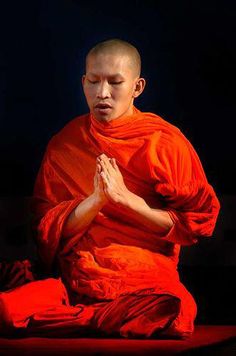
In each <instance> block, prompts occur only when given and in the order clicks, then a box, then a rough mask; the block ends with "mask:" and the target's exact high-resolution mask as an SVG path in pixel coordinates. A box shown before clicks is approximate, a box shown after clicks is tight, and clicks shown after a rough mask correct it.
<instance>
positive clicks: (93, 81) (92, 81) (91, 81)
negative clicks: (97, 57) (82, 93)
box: [88, 79, 98, 84]
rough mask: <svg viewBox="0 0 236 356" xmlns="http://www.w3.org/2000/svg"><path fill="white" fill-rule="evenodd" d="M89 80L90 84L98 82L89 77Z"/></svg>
mask: <svg viewBox="0 0 236 356" xmlns="http://www.w3.org/2000/svg"><path fill="white" fill-rule="evenodd" d="M88 82H89V83H90V84H96V83H98V80H89V79H88Z"/></svg>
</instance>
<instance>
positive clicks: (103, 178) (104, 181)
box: [100, 171, 109, 186]
mask: <svg viewBox="0 0 236 356" xmlns="http://www.w3.org/2000/svg"><path fill="white" fill-rule="evenodd" d="M100 177H101V178H102V182H103V184H104V185H105V186H108V184H109V180H108V177H107V175H106V174H105V172H103V171H102V172H101V173H100Z"/></svg>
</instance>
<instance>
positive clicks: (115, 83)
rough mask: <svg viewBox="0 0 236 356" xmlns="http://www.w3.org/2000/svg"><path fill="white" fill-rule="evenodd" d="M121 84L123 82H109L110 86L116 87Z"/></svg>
mask: <svg viewBox="0 0 236 356" xmlns="http://www.w3.org/2000/svg"><path fill="white" fill-rule="evenodd" d="M122 83H123V81H119V82H109V84H111V85H118V84H122Z"/></svg>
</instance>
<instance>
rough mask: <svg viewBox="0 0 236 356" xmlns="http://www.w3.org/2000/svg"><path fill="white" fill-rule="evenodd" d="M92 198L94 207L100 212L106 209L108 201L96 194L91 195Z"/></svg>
mask: <svg viewBox="0 0 236 356" xmlns="http://www.w3.org/2000/svg"><path fill="white" fill-rule="evenodd" d="M90 198H91V202H92V206H93V207H94V208H95V209H98V210H101V209H102V208H103V207H104V205H105V204H106V203H107V200H106V199H105V198H103V197H101V196H100V195H99V194H97V193H96V192H93V193H92V195H90Z"/></svg>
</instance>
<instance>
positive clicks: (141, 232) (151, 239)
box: [33, 108, 219, 335]
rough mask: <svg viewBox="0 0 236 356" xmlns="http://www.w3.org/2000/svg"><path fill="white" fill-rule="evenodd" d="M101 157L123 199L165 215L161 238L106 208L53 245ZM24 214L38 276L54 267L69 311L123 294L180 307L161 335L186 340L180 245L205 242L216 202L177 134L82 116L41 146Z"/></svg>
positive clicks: (136, 118)
mask: <svg viewBox="0 0 236 356" xmlns="http://www.w3.org/2000/svg"><path fill="white" fill-rule="evenodd" d="M101 153H105V154H106V155H107V156H108V157H114V158H115V159H116V161H117V164H118V166H119V168H120V171H121V173H122V175H123V178H124V182H125V184H126V186H127V187H128V189H129V190H131V191H132V192H133V193H135V194H137V195H138V196H140V197H142V198H143V199H144V200H145V201H146V203H147V204H148V205H149V206H150V207H152V208H159V209H164V210H166V211H168V212H169V214H170V216H171V218H172V219H173V221H174V225H173V227H172V228H171V230H170V231H169V233H167V234H166V236H163V234H162V235H161V234H158V233H154V232H152V231H150V230H149V229H148V228H145V227H144V226H142V225H141V224H139V223H137V222H136V221H135V219H134V218H132V216H129V214H128V211H127V210H124V209H122V208H121V207H119V206H116V205H114V204H111V203H109V204H107V205H106V206H105V207H104V208H103V209H102V211H101V212H100V213H99V214H98V215H97V216H96V218H95V219H94V220H93V222H92V223H91V224H90V226H88V227H87V228H85V229H84V230H83V231H80V232H78V233H77V234H75V235H74V236H72V237H70V238H68V237H65V236H63V234H62V231H63V224H64V222H65V221H66V219H67V217H68V215H69V214H70V213H71V211H72V210H73V209H74V208H75V207H76V206H77V205H78V204H79V203H80V202H81V201H82V200H83V199H84V198H86V197H87V196H89V195H90V194H91V193H92V192H93V178H94V174H95V167H96V157H97V156H98V155H100V154H101ZM33 206H34V213H35V215H36V217H37V219H38V222H39V224H38V237H37V242H38V249H39V253H40V256H41V259H42V261H43V263H44V265H45V266H46V268H47V269H48V270H50V268H51V266H52V264H53V263H54V262H55V261H56V263H57V264H58V265H59V266H60V270H61V274H62V279H63V281H64V283H65V285H66V286H67V290H68V292H69V295H70V296H73V298H74V300H75V301H76V302H77V303H78V302H79V301H81V300H82V299H83V298H85V300H86V298H87V300H90V302H91V301H93V302H94V301H96V302H104V301H112V300H113V301H115V300H117V299H119V298H123V297H124V296H125V295H126V296H129V295H138V294H146V295H153V294H155V295H159V296H160V295H166V296H173V297H174V298H176V299H178V300H179V301H180V305H179V309H178V313H177V314H176V315H175V317H174V319H173V320H172V322H171V323H170V325H169V334H171V333H173V335H174V334H179V335H181V334H182V335H185V334H188V333H191V332H192V331H193V323H194V319H195V316H196V305H195V302H194V299H193V297H192V296H191V295H190V293H189V292H188V291H187V290H186V288H185V287H184V286H183V284H182V283H181V282H180V281H179V276H178V271H177V264H178V256H179V252H180V245H190V244H193V243H196V242H197V241H198V239H200V238H204V237H209V236H211V235H212V233H213V230H214V227H215V223H216V219H217V215H218V212H219V202H218V199H217V197H216V195H215V192H214V190H213V188H212V186H211V185H209V184H208V182H207V179H206V176H205V174H204V171H203V168H202V165H201V162H200V160H199V158H198V156H197V154H196V152H195V150H194V149H193V147H192V145H191V144H190V142H189V141H188V140H187V139H186V138H185V136H184V135H183V134H182V133H181V132H180V130H179V129H178V128H176V127H175V126H173V125H171V124H170V123H168V122H166V121H165V120H163V119H162V118H160V117H158V116H157V115H154V114H151V113H142V112H140V111H139V110H137V109H136V108H134V114H133V115H132V116H125V117H121V118H118V119H116V120H113V121H111V122H109V123H102V122H98V121H97V120H96V119H95V118H94V117H93V115H91V114H87V115H84V116H81V117H78V118H76V119H74V120H72V121H71V122H69V123H68V124H67V125H66V126H65V127H64V128H63V129H62V130H61V131H60V132H59V133H58V134H56V135H55V136H54V137H53V138H52V139H51V141H50V143H49V145H48V147H47V150H46V153H45V156H44V159H43V162H42V165H41V168H40V171H39V174H38V177H37V181H36V184H35V190H34V202H33ZM119 300H120V299H119ZM36 312H37V310H36ZM126 334H127V333H126ZM167 334H168V333H167ZM124 335H125V333H124Z"/></svg>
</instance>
